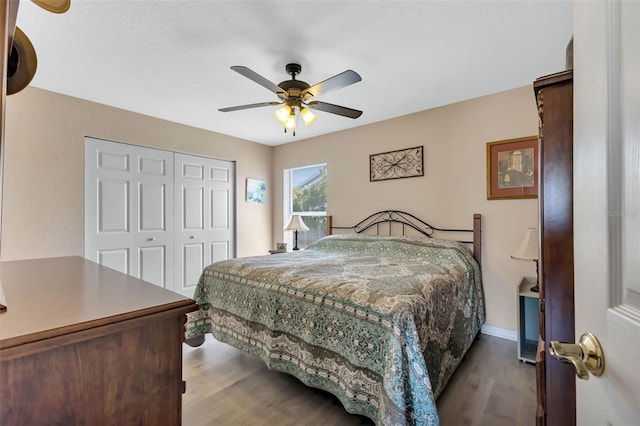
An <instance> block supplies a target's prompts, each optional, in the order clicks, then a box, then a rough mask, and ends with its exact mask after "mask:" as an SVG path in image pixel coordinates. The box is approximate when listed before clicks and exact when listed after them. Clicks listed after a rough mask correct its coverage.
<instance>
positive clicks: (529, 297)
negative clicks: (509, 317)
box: [518, 277, 539, 364]
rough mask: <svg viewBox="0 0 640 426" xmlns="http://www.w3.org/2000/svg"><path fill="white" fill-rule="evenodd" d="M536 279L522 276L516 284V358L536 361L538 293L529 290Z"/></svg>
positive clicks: (533, 362) (531, 361)
mask: <svg viewBox="0 0 640 426" xmlns="http://www.w3.org/2000/svg"><path fill="white" fill-rule="evenodd" d="M534 285H536V279H535V278H531V277H522V279H521V280H520V284H518V359H519V360H520V361H524V362H530V363H532V364H535V363H536V347H537V346H538V335H539V327H538V323H539V316H538V312H539V303H538V300H539V299H538V293H535V292H533V291H531V287H533V286H534Z"/></svg>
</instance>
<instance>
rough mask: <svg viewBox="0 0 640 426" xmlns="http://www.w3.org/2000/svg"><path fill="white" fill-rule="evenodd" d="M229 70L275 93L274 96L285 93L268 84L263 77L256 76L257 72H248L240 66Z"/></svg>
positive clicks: (275, 85)
mask: <svg viewBox="0 0 640 426" xmlns="http://www.w3.org/2000/svg"><path fill="white" fill-rule="evenodd" d="M231 69H232V70H234V71H235V72H237V73H239V74H242V75H243V76H245V77H247V78H248V79H249V80H252V81H255V82H256V83H258V84H259V85H260V86H262V87H266V88H267V89H269V90H270V91H272V92H273V93H276V94H278V93H285V91H284V90H282V89H281V88H280V86H278V85H277V84H275V83H272V82H270V81H269V80H267V79H266V78H264V77H263V76H261V75H260V74H258V73H257V72H255V71H253V70H250V69H249V68H247V67H243V66H241V65H235V66H233V67H231Z"/></svg>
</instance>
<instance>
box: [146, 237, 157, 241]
mask: <svg viewBox="0 0 640 426" xmlns="http://www.w3.org/2000/svg"><path fill="white" fill-rule="evenodd" d="M155 240H156V237H151V238H147V241H155Z"/></svg>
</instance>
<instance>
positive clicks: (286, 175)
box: [282, 163, 328, 248]
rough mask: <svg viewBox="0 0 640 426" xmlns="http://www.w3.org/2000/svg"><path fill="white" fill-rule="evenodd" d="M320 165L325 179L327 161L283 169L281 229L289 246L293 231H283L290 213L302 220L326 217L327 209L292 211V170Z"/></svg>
mask: <svg viewBox="0 0 640 426" xmlns="http://www.w3.org/2000/svg"><path fill="white" fill-rule="evenodd" d="M322 166H324V169H325V179H326V177H327V170H328V164H327V163H317V164H310V165H305V166H299V167H291V168H288V169H284V170H283V178H282V181H283V197H282V198H283V208H282V212H283V217H282V229H283V237H284V242H286V243H287V244H288V246H289V247H290V248H292V247H293V232H287V231H284V228H285V227H286V226H287V224H288V223H289V219H290V218H291V215H294V214H297V215H299V216H302V217H303V220H304V217H305V216H325V217H326V216H327V210H328V209H325V211H315V212H294V211H293V197H292V195H293V194H292V190H293V172H294V170H300V169H309V168H312V167H322ZM325 196H326V193H325ZM327 204H328V203H327ZM299 237H300V236H299V235H298V239H299Z"/></svg>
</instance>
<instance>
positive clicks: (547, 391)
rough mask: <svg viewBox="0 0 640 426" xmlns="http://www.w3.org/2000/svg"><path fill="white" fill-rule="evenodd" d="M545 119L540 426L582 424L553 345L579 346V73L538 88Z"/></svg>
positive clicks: (567, 367) (544, 80) (566, 370)
mask: <svg viewBox="0 0 640 426" xmlns="http://www.w3.org/2000/svg"><path fill="white" fill-rule="evenodd" d="M533 89H534V92H535V94H536V101H537V104H538V114H539V116H540V135H539V143H540V145H539V146H540V149H539V152H540V169H539V177H540V186H539V187H540V195H539V204H540V268H539V283H540V292H539V298H540V308H541V309H540V338H539V345H538V350H537V357H536V366H537V386H538V408H537V415H536V417H537V420H536V422H537V424H538V425H546V424H548V425H563V426H565V425H566V426H571V425H575V424H576V378H575V370H574V368H573V366H572V365H571V364H564V363H561V362H560V361H558V360H556V359H555V358H553V357H552V356H551V355H550V354H549V351H548V350H547V348H548V346H549V342H551V341H553V340H558V341H560V342H575V336H574V335H575V330H574V328H575V325H574V324H575V323H574V306H573V296H574V290H573V71H572V70H568V71H564V72H561V73H557V74H552V75H549V76H546V77H541V78H539V79H537V80H536V81H535V82H534V84H533Z"/></svg>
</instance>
